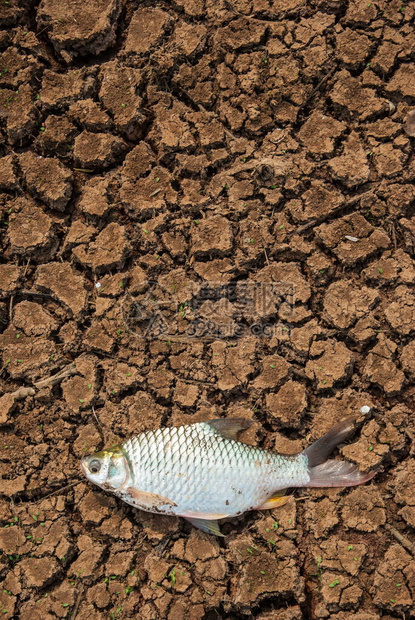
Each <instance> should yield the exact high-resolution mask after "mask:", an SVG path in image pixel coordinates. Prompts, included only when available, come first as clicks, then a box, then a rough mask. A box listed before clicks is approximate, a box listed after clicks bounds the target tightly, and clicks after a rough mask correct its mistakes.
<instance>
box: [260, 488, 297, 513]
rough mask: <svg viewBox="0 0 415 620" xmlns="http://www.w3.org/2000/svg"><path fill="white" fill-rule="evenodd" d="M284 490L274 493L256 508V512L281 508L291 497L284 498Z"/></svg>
mask: <svg viewBox="0 0 415 620" xmlns="http://www.w3.org/2000/svg"><path fill="white" fill-rule="evenodd" d="M284 493H285V489H284V490H283V491H278V492H277V493H274V495H273V496H272V497H270V498H268V499H267V500H266V502H264V503H263V504H261V505H260V506H258V508H257V510H269V509H271V508H281V506H284V504H286V503H287V502H288V500H289V499H290V497H291V495H288V496H285V495H284Z"/></svg>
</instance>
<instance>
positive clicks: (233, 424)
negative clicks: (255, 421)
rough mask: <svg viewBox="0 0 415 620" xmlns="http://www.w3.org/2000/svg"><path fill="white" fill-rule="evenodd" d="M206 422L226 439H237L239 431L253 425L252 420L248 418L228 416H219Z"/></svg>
mask: <svg viewBox="0 0 415 620" xmlns="http://www.w3.org/2000/svg"><path fill="white" fill-rule="evenodd" d="M206 424H209V426H211V427H212V428H214V429H215V431H216V432H217V433H219V435H222V437H224V438H225V439H237V438H238V433H240V432H241V431H245V430H246V429H247V428H249V427H250V426H251V425H252V420H247V419H246V418H228V419H226V420H224V419H223V418H217V419H216V420H210V421H209V422H206Z"/></svg>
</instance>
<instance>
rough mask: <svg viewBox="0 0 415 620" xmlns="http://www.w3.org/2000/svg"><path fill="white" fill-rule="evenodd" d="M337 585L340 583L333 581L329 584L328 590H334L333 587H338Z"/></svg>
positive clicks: (336, 580)
mask: <svg viewBox="0 0 415 620" xmlns="http://www.w3.org/2000/svg"><path fill="white" fill-rule="evenodd" d="M339 583H340V581H339V580H338V579H335V580H334V581H332V582H331V583H329V588H334V587H335V586H338V585H339Z"/></svg>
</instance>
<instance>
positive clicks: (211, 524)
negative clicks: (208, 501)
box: [185, 517, 225, 538]
mask: <svg viewBox="0 0 415 620" xmlns="http://www.w3.org/2000/svg"><path fill="white" fill-rule="evenodd" d="M185 519H186V521H189V523H191V524H192V525H193V526H194V527H197V528H198V529H199V530H202V532H206V533H207V534H213V536H222V537H223V538H224V537H225V536H224V534H222V532H221V531H220V529H219V523H218V522H217V521H215V520H214V519H193V518H192V519H191V518H190V517H185Z"/></svg>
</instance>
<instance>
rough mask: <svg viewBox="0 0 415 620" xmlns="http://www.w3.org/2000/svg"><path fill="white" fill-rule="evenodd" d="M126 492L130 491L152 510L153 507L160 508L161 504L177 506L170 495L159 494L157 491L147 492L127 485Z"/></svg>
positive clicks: (139, 501)
mask: <svg viewBox="0 0 415 620" xmlns="http://www.w3.org/2000/svg"><path fill="white" fill-rule="evenodd" d="M126 493H128V494H129V495H130V496H131V497H132V498H133V499H134V500H135V501H136V502H137V504H139V505H140V506H144V507H146V508H148V509H149V510H151V509H152V508H160V506H177V504H176V503H175V502H173V501H172V500H171V499H169V498H168V497H163V496H162V495H157V493H147V492H146V491H140V489H135V488H134V487H127V489H126Z"/></svg>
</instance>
